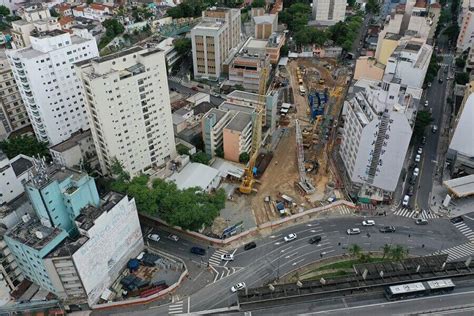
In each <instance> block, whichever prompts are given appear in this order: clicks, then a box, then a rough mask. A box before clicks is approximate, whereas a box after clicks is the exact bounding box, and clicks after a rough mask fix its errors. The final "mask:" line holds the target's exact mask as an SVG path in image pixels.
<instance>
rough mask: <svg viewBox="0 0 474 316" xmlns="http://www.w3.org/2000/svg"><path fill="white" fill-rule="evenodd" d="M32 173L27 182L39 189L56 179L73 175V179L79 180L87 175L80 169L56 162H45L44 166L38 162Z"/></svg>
mask: <svg viewBox="0 0 474 316" xmlns="http://www.w3.org/2000/svg"><path fill="white" fill-rule="evenodd" d="M32 173H33V176H32V177H31V179H30V180H29V181H28V182H27V184H28V185H31V186H33V187H36V188H37V189H42V188H44V187H46V186H48V185H49V184H50V183H52V182H54V181H58V182H62V181H64V180H66V179H67V178H69V177H72V178H73V180H79V179H80V178H82V177H84V176H87V174H85V173H82V172H80V171H77V170H73V169H69V168H66V167H61V166H58V165H55V164H53V165H46V164H44V166H42V164H41V163H40V162H38V167H33V168H32Z"/></svg>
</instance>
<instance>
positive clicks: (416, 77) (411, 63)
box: [385, 41, 433, 88]
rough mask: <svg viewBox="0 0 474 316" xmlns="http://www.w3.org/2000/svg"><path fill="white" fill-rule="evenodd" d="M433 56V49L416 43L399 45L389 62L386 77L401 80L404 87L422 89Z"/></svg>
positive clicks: (410, 42) (409, 42)
mask: <svg viewBox="0 0 474 316" xmlns="http://www.w3.org/2000/svg"><path fill="white" fill-rule="evenodd" d="M432 54H433V47H432V46H430V45H427V44H423V43H420V42H416V41H407V42H405V43H402V44H401V45H399V46H398V47H397V48H396V49H395V51H394V52H393V53H392V55H391V56H390V57H389V58H388V60H387V66H386V67H385V75H386V76H393V77H395V78H398V79H400V83H401V84H402V85H407V86H408V87H412V88H421V87H422V86H423V82H424V81H425V76H426V72H427V71H428V66H429V63H430V60H431V55H432Z"/></svg>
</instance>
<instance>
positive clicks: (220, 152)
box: [214, 147, 224, 158]
mask: <svg viewBox="0 0 474 316" xmlns="http://www.w3.org/2000/svg"><path fill="white" fill-rule="evenodd" d="M214 153H215V154H216V156H217V157H219V158H224V148H222V147H219V148H217V149H216V151H215V152H214Z"/></svg>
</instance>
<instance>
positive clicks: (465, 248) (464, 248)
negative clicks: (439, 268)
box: [434, 242, 474, 261]
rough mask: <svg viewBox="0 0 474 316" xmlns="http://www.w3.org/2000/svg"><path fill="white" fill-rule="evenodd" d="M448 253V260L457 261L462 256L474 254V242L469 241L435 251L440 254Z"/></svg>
mask: <svg viewBox="0 0 474 316" xmlns="http://www.w3.org/2000/svg"><path fill="white" fill-rule="evenodd" d="M443 253H444V254H447V255H448V261H455V260H458V259H462V258H467V257H469V256H474V243H472V242H468V243H465V244H462V245H457V246H454V247H451V248H448V249H443V250H440V251H437V252H435V253H434V254H435V255H438V254H443Z"/></svg>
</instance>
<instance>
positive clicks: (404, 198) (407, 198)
mask: <svg viewBox="0 0 474 316" xmlns="http://www.w3.org/2000/svg"><path fill="white" fill-rule="evenodd" d="M409 202H410V197H409V196H408V195H405V196H404V197H403V201H402V205H403V206H408V203H409Z"/></svg>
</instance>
